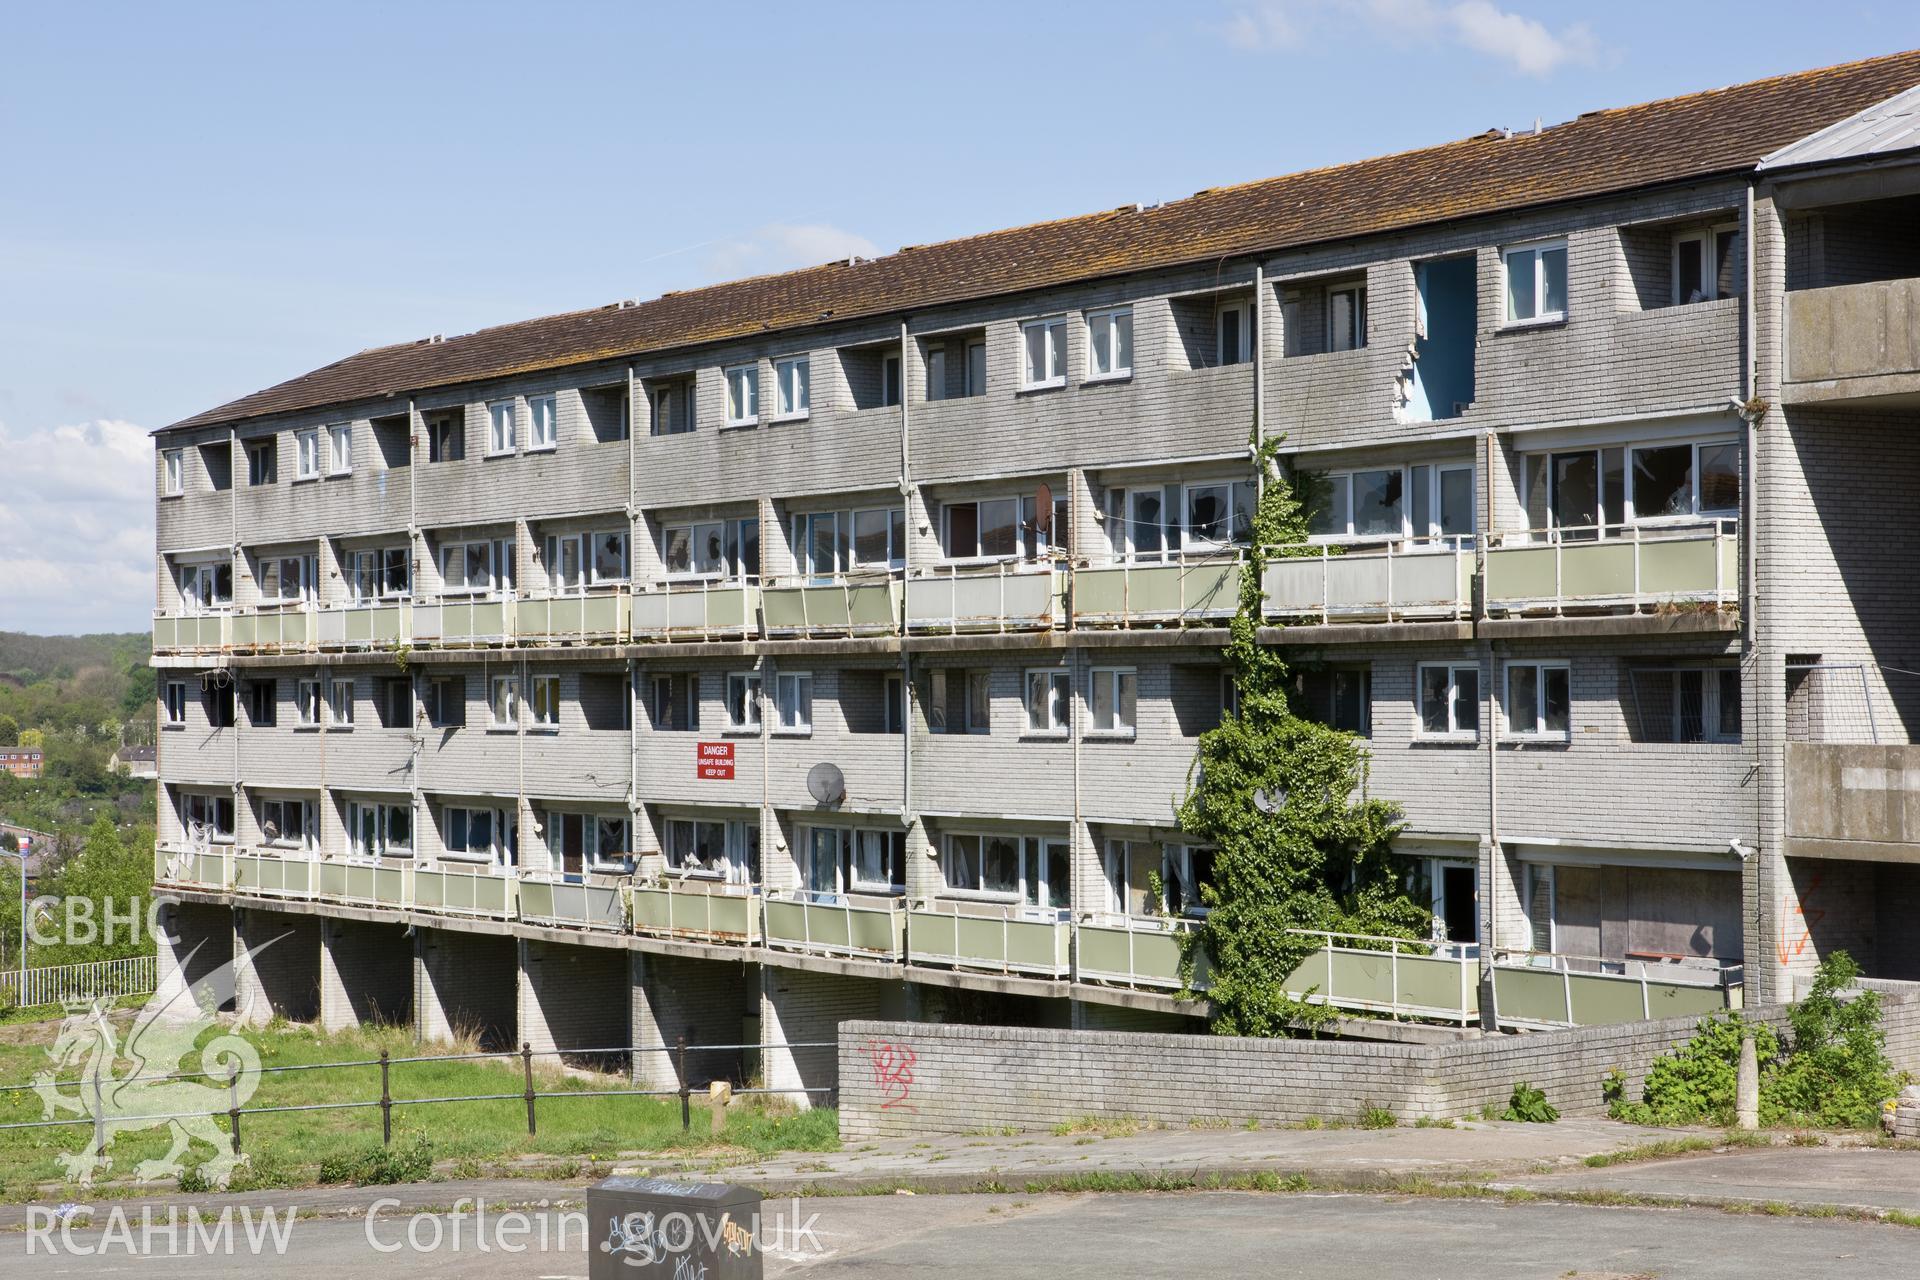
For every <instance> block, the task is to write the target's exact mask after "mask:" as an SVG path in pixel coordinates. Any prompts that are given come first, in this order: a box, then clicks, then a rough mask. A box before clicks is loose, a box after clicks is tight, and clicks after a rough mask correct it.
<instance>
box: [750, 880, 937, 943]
mask: <svg viewBox="0 0 1920 1280" xmlns="http://www.w3.org/2000/svg"><path fill="white" fill-rule="evenodd" d="M906 924H907V913H906V911H905V910H903V909H902V905H901V902H900V900H899V899H898V898H881V897H872V896H867V895H862V894H839V893H810V892H807V891H804V890H801V891H798V892H794V893H788V894H782V893H770V894H768V895H767V897H766V943H767V945H768V946H769V947H773V948H775V949H776V950H782V951H811V952H816V953H819V954H824V955H836V956H872V957H876V958H879V959H882V960H898V959H899V958H900V956H901V953H902V951H903V949H904V946H905V941H906Z"/></svg>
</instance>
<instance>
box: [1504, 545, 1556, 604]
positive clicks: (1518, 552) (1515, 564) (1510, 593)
mask: <svg viewBox="0 0 1920 1280" xmlns="http://www.w3.org/2000/svg"><path fill="white" fill-rule="evenodd" d="M1556 581H1557V579H1556V575H1555V572H1554V550H1553V548H1552V547H1494V548H1491V549H1489V550H1488V552H1487V600H1488V601H1489V602H1493V601H1497V600H1499V601H1504V600H1552V599H1553V598H1554V587H1555V583H1556Z"/></svg>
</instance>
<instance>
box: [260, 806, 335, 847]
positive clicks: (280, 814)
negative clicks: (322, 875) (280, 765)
mask: <svg viewBox="0 0 1920 1280" xmlns="http://www.w3.org/2000/svg"><path fill="white" fill-rule="evenodd" d="M319 809H320V806H319V805H318V804H317V803H316V802H314V801H312V800H300V799H290V798H287V797H283V796H263V797H262V798H261V800H260V835H261V837H262V838H263V839H264V840H265V842H266V844H267V846H268V847H269V848H273V849H298V850H300V851H301V852H303V853H312V852H313V851H314V850H315V849H316V848H318V847H319V835H320V833H319V829H318V828H319V823H318V818H319ZM289 816H292V817H294V818H297V819H298V821H299V823H300V833H299V835H297V836H293V837H289V836H288V835H287V827H288V823H287V819H288V818H289ZM268 823H272V824H273V825H274V827H275V828H277V829H278V831H279V833H280V834H278V835H276V836H273V837H271V838H268V837H267V832H266V828H267V824H268Z"/></svg>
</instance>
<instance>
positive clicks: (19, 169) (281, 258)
mask: <svg viewBox="0 0 1920 1280" xmlns="http://www.w3.org/2000/svg"><path fill="white" fill-rule="evenodd" d="M1916 45H1920V10H1916V9H1914V8H1913V7H1912V6H1909V5H1901V4H1894V3H1877V4H1876V3H1854V2H1851V0H1829V2H1828V3H1823V4H1818V5H1814V4H1807V3H1804V2H1801V3H1778V4H1757V3H1754V4H1701V3H1695V4H1674V3H1671V2H1669V3H1662V4H1654V3H1642V2H1640V0H1618V2H1615V3H1610V4H1605V5H1584V4H1583V5H1573V4H1542V3H1536V2H1533V0H1243V2H1240V3H1233V2H1226V3H1216V2H1214V0H1190V2H1189V3H1185V4H1164V5H1156V4H1143V3H1126V2H1124V0H1106V2H1105V3H1081V2H1079V0H1071V2H1064V3H1063V2H1058V0H1056V3H1052V4H1040V3H1034V2H1033V0H1023V2H1021V3H997V2H995V0H974V3H970V4H968V5H965V6H958V5H909V4H901V3H890V4H872V5H864V4H863V5H856V4H846V5H829V4H822V3H815V4H793V3H785V4H765V5H761V4H728V3H722V2H719V0H711V2H709V3H706V4H699V5H687V4H637V3H636V4H584V3H582V4H569V3H561V2H554V3H543V4H538V5H534V4H520V5H506V4H489V3H463V4H452V3H445V4H426V3H386V4H357V3H345V2H339V0H336V2H333V3H328V4H325V5H306V6H291V5H257V4H256V5H215V4H192V3H189V2H188V0H179V2H178V3H172V4H138V5H136V4H124V5H113V4H99V5H93V4H90V5H84V6H82V5H58V4H46V3H42V4H26V3H21V4H17V5H12V6H8V7H6V8H5V10H4V12H0V147H3V148H4V150H3V151H0V154H3V155H4V158H5V161H6V171H7V173H8V175H9V178H10V179H11V180H9V181H5V182H0V302H3V303H4V305H3V306H0V629H7V630H28V631H37V632H48V633H57V632H63V631H71V630H84V629H131V628H137V627H141V626H144V625H145V624H146V619H147V617H148V614H149V613H150V611H151V595H152V586H151V577H152V551H151V546H152V541H151V537H152V535H151V521H152V513H151V506H152V494H151V479H150V477H151V473H150V456H151V455H150V452H149V448H150V446H149V445H148V443H147V441H146V440H145V432H146V431H148V430H150V429H151V428H153V427H156V426H161V425H164V424H166V423H168V422H171V421H174V420H176V419H178V418H180V417H183V416H186V415H187V414H190V413H193V412H196V411H198V410H200V409H204V408H207V407H210V406H212V405H215V404H218V403H220V402H222V401H225V400H227V399H230V398H232V397H234V396H237V395H241V394H244V393H245V392H248V391H251V390H254V389H257V388H259V387H262V386H265V385H268V384H270V383H273V382H276V381H279V380H281V379H283V378H286V377H290V376H292V375H294V374H298V373H301V372H304V371H305V370H307V369H310V368H314V367H316V366H318V365H321V364H325V363H327V362H329V361H331V360H334V359H337V358H339V357H341V356H343V355H345V354H347V353H349V352H352V351H355V350H358V349H360V348H363V347H367V346H374V345H378V344H381V343H386V342H393V341H401V340H407V339H412V338H417V337H422V336H425V335H427V334H430V333H447V334H453V333H460V332H465V331H468V330H471V329H473V328H476V327H479V326H482V325H487V324H494V323H499V322H502V321H508V320H514V319H520V318H524V317H527V316H531V315H538V314H542V313H545V312H551V311H559V310H566V309H570V308H576V307H584V306H593V305H597V304H601V303H605V302H610V301H613V300H614V299H616V298H621V297H633V296H640V297H646V296H651V295H654V294H658V293H660V292H661V291H663V290H667V289H675V288H683V287H686V286H689V285H696V284H700V283H704V282H708V281H712V280H717V279H724V278H728V277H731V276H736V275H743V274H751V273H756V272H762V271H773V270H780V269H784V268H788V267H794V266H803V265H807V264H810V263H814V262H820V261H825V260H827V259H829V258H832V257H837V256H838V257H844V256H845V255H846V254H848V253H850V252H857V253H862V254H870V253H875V252H891V251H892V250H894V249H896V248H898V247H899V246H901V245H903V244H916V243H924V242H926V241H930V240H935V239H942V238H946V237H951V236H958V235H965V234H968V233H971V232H976V231H982V230H988V229H991V228H995V227H1002V226H1009V225H1014V224H1017V223H1022V222H1029V221H1034V220H1038V219H1044V218H1051V217H1057V216H1061V215H1065V214H1071V213H1078V212H1083V211H1087V210H1091V209H1099V208H1106V207H1111V206H1114V205H1119V204H1124V203H1130V202H1133V201H1154V200H1162V199H1169V198H1173V197H1178V196H1182V195H1186V194H1189V193H1191V192H1193V191H1196V190H1199V189H1200V188H1203V187H1208V186H1217V185H1221V184H1225V183H1230V182H1236V181H1241V180H1245V179H1250V178H1257V177H1263V176H1267V175H1271V174H1275V173H1284V172H1287V171H1290V170H1294V169H1300V168H1307V167H1311V166H1315V165H1322V164H1329V163H1335V162H1339V161H1342V160H1350V159H1355V158H1358V157H1361V156H1366V155H1376V154H1379V153H1382V152H1388V151H1396V150H1401V149H1404V148H1408V147H1414V146H1421V145H1425V144H1428V143H1434V142H1440V141H1444V140H1447V139H1450V138H1457V137H1462V136H1465V135H1467V134H1470V133H1475V132H1478V131H1480V130H1482V129H1485V128H1487V127H1489V126H1493V125H1508V126H1514V127H1524V126H1528V125H1531V123H1532V122H1533V120H1534V119H1535V118H1536V117H1538V118H1540V119H1542V120H1544V121H1546V122H1548V123H1553V122H1556V121H1560V120H1565V119H1569V118H1571V117H1573V116H1575V115H1578V114H1579V113H1580V112H1582V111H1585V110H1589V109H1592V108H1595V107H1603V106H1614V105H1621V104H1625V103H1631V102H1637V101H1642V100H1645V99H1648V98H1653V97H1659V96H1664V95H1668V94H1673V93H1681V92H1686V91H1689V90H1694V89H1701V88H1708V87H1713V86H1717V85H1724V84H1730V83H1734V82H1737V81H1740V80H1747V79H1753V78H1756V77H1759V76H1764V75H1769V74H1774V73H1777V72H1783V71H1791V70H1798V69H1801V68H1805V67H1812V66H1820V65H1825V64H1828V63H1833V62H1840V61H1845V60H1848V59H1851V58H1858V57H1866V56H1871V55H1873V54H1877V53H1885V52H1891V51H1894V50H1898V49H1904V48H1910V47H1914V46H1916Z"/></svg>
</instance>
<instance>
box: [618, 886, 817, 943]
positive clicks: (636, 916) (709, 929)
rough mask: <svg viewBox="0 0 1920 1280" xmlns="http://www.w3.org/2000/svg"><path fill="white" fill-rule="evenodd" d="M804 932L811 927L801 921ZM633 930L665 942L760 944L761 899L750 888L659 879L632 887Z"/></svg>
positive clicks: (755, 891) (756, 892)
mask: <svg viewBox="0 0 1920 1280" xmlns="http://www.w3.org/2000/svg"><path fill="white" fill-rule="evenodd" d="M801 928H802V930H803V931H804V930H805V928H806V925H805V922H802V925H801ZM633 931H634V932H635V933H645V934H652V935H653V936H655V937H661V938H685V939H688V940H690V941H693V942H718V943H729V944H734V945H739V946H749V947H751V946H757V945H758V944H759V943H760V941H761V933H760V897H759V893H758V891H757V890H755V889H754V888H753V887H752V886H750V885H733V884H716V883H714V882H712V881H710V880H660V881H658V882H656V883H653V884H637V885H635V886H634V887H633Z"/></svg>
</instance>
